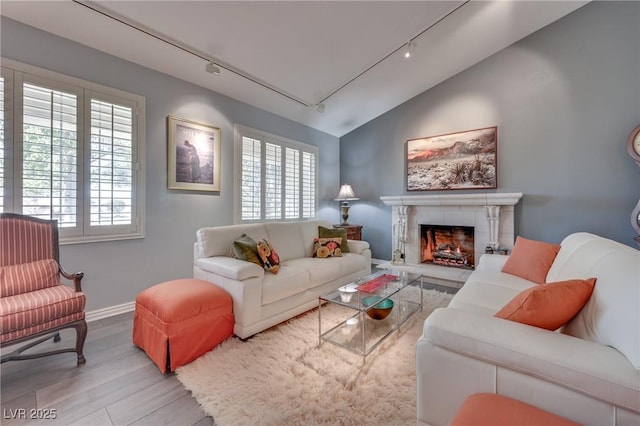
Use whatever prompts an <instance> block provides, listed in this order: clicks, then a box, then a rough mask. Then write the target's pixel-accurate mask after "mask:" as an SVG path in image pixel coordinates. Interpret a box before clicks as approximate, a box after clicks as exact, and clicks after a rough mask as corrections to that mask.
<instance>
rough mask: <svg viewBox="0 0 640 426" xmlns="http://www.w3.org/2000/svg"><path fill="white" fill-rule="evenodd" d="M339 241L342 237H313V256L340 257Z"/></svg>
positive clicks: (340, 241)
mask: <svg viewBox="0 0 640 426" xmlns="http://www.w3.org/2000/svg"><path fill="white" fill-rule="evenodd" d="M341 243H342V238H315V239H314V240H313V257H319V258H326V257H341V256H342V251H341V250H340V244H341Z"/></svg>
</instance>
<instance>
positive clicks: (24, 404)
mask: <svg viewBox="0 0 640 426" xmlns="http://www.w3.org/2000/svg"><path fill="white" fill-rule="evenodd" d="M132 325H133V313H128V314H122V315H118V316H115V317H111V318H107V319H103V320H100V321H94V322H91V323H89V332H88V334H87V340H86V342H85V346H84V354H85V357H86V358H87V363H86V364H85V365H82V366H80V367H77V366H76V355H75V353H65V354H60V355H53V356H49V357H44V358H39V359H34V360H26V361H9V362H6V363H4V364H1V365H0V388H1V397H2V403H1V405H2V413H1V417H0V423H1V424H2V425H22V424H43V425H44V424H46V425H58V424H60V425H71V424H76V425H83V426H93V425H154V426H155V425H180V426H182V425H198V426H204V425H214V424H215V423H214V421H213V419H212V418H211V417H208V416H206V415H205V414H204V412H202V410H201V409H200V407H199V405H198V403H197V402H196V400H195V399H194V398H193V397H192V396H191V393H190V392H189V391H187V390H185V388H184V387H183V386H182V384H181V383H180V382H179V381H178V379H177V378H176V377H175V375H173V374H170V375H166V376H164V375H162V373H160V370H158V368H157V367H156V365H155V364H154V363H153V362H151V360H150V359H149V358H148V357H147V356H146V354H145V353H144V352H143V351H142V350H140V349H138V348H137V347H135V346H134V345H133V343H132V340H131V335H132ZM61 335H62V341H61V342H58V343H53V342H50V341H47V342H46V343H42V344H41V345H39V346H36V348H45V347H52V346H53V345H56V346H60V345H65V346H64V347H69V346H73V345H74V344H75V331H73V330H68V331H64V332H63V333H61ZM9 349H12V348H9ZM21 409H24V411H21ZM37 409H40V410H42V411H40V412H39V413H37V412H36V413H33V412H32V411H31V410H37ZM47 410H55V417H56V418H55V419H54V420H39V421H34V420H30V419H29V417H30V415H31V414H50V415H51V414H53V411H47ZM23 414H24V415H23ZM25 416H26V417H27V419H24V417H25ZM15 417H23V418H22V419H19V418H18V419H16V418H15Z"/></svg>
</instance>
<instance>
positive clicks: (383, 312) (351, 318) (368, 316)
mask: <svg viewBox="0 0 640 426" xmlns="http://www.w3.org/2000/svg"><path fill="white" fill-rule="evenodd" d="M422 290H423V277H422V275H419V274H412V273H407V272H399V271H393V270H391V271H389V270H385V271H381V272H376V273H374V274H371V275H368V276H366V277H364V278H361V279H359V280H357V281H354V282H352V283H349V284H347V285H345V286H342V287H339V288H338V289H336V290H334V291H332V292H331V293H328V294H325V295H322V296H320V297H319V298H318V335H319V344H320V345H321V344H322V342H329V343H332V344H334V345H337V346H340V347H342V348H344V349H347V350H349V351H351V352H353V353H356V354H358V355H362V356H363V362H364V361H366V357H367V355H369V354H370V353H371V352H373V351H374V350H375V349H376V348H377V347H378V346H380V345H381V344H382V343H383V342H384V341H385V340H386V339H387V338H388V337H389V336H390V335H392V334H393V333H394V332H395V331H397V330H398V329H399V328H400V326H401V325H402V324H403V323H404V322H406V321H407V320H408V319H409V318H410V317H411V316H412V315H413V314H415V313H416V312H418V311H420V310H421V309H422V303H423V300H422V298H423V296H422V294H423V292H422ZM330 305H338V306H340V307H341V308H340V309H339V310H340V312H341V313H340V314H338V317H337V318H338V320H335V317H334V320H333V321H331V320H327V319H326V318H325V325H326V323H327V322H329V323H330V325H329V326H328V327H325V331H323V319H322V311H323V310H324V309H327V307H328V306H330ZM342 312H344V314H342Z"/></svg>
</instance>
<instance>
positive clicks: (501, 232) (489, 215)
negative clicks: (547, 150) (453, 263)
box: [379, 193, 522, 287]
mask: <svg viewBox="0 0 640 426" xmlns="http://www.w3.org/2000/svg"><path fill="white" fill-rule="evenodd" d="M521 198H522V193H487V194H459V195H458V194H454V195H451V194H443V195H402V196H388V197H386V196H385V197H380V199H381V200H382V201H383V202H384V203H385V204H386V205H388V206H391V207H392V209H393V211H392V232H393V239H392V242H393V248H392V250H395V249H396V242H397V241H398V235H397V234H396V233H397V230H398V229H402V227H401V226H399V224H400V223H401V222H402V221H404V222H405V229H406V231H405V233H404V234H405V238H404V252H405V262H406V264H405V265H404V266H401V267H400V268H398V266H397V265H394V264H392V263H391V262H389V263H385V264H383V265H379V267H380V268H385V269H401V270H407V271H410V272H416V273H421V274H423V275H425V276H427V277H428V278H430V279H431V280H432V281H434V282H435V283H438V284H442V285H449V286H454V287H460V286H462V284H463V283H464V281H465V280H466V279H467V277H468V276H469V274H470V273H471V272H470V271H468V270H464V269H460V268H454V267H447V266H439V265H433V264H425V263H420V225H421V224H430V225H446V226H473V227H474V233H475V237H474V238H475V244H474V250H475V253H476V257H475V262H476V265H477V262H478V260H479V259H480V255H481V254H482V253H484V251H485V248H486V246H487V245H492V246H494V247H496V248H497V246H498V245H499V246H500V247H501V248H507V249H509V250H510V249H511V248H512V247H513V243H514V240H515V230H514V228H515V223H514V222H515V216H514V208H515V205H516V204H517V203H518V202H519V201H520V199H521ZM391 255H393V253H391Z"/></svg>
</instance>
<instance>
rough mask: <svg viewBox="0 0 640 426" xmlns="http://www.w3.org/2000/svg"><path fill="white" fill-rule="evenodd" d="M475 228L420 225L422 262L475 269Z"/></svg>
mask: <svg viewBox="0 0 640 426" xmlns="http://www.w3.org/2000/svg"><path fill="white" fill-rule="evenodd" d="M474 246H475V242H474V227H473V226H450V225H429V224H425V225H420V262H421V263H433V264H434V265H440V266H450V267H454V268H463V269H474V264H475V250H474Z"/></svg>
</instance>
